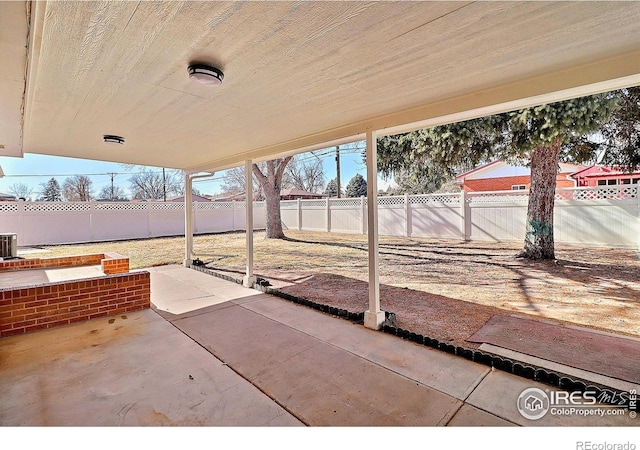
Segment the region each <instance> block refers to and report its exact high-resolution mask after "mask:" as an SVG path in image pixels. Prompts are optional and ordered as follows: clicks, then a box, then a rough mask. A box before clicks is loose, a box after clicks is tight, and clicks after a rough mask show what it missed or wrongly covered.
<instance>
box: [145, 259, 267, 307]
mask: <svg viewBox="0 0 640 450" xmlns="http://www.w3.org/2000/svg"><path fill="white" fill-rule="evenodd" d="M148 271H149V272H150V273H152V274H153V276H152V277H151V296H152V301H153V304H154V305H155V307H156V308H157V309H158V310H162V311H166V312H168V313H171V314H176V315H179V314H184V313H188V312H190V311H196V310H199V309H202V308H206V307H208V306H211V305H216V304H220V303H224V302H226V301H228V299H229V298H235V297H237V296H251V295H259V294H260V292H259V291H254V290H248V289H245V288H243V287H242V286H239V285H234V284H233V283H229V282H227V281H225V280H222V279H220V278H216V277H211V276H209V277H202V274H200V273H199V272H196V271H194V270H189V269H185V268H184V267H182V266H178V265H169V266H159V267H152V268H150V269H148Z"/></svg>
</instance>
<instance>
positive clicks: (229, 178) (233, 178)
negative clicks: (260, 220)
mask: <svg viewBox="0 0 640 450" xmlns="http://www.w3.org/2000/svg"><path fill="white" fill-rule="evenodd" d="M257 165H258V167H260V170H264V169H265V167H266V164H265V163H258V164H257ZM252 180H253V189H252V190H253V199H254V200H264V195H263V193H262V187H261V186H260V183H259V182H258V178H257V177H256V176H255V174H253V176H252ZM222 190H223V191H224V192H225V193H229V194H239V193H242V192H244V191H245V190H246V177H245V171H244V166H240V167H234V168H233V169H229V170H227V171H226V172H225V175H224V180H223V182H222Z"/></svg>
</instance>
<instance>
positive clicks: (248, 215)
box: [242, 159, 256, 288]
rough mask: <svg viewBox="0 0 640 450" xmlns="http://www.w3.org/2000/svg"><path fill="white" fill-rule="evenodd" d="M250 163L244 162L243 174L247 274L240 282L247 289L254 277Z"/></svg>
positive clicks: (251, 173) (251, 174)
mask: <svg viewBox="0 0 640 450" xmlns="http://www.w3.org/2000/svg"><path fill="white" fill-rule="evenodd" d="M251 166H252V163H251V160H250V159H248V160H246V161H245V162H244V173H245V199H246V206H245V216H244V217H245V228H246V230H247V231H246V239H247V250H246V251H247V272H246V274H245V276H244V278H243V280H242V285H243V286H244V287H247V288H251V287H253V285H254V284H255V282H256V277H254V276H253V172H252V170H253V169H252V168H251Z"/></svg>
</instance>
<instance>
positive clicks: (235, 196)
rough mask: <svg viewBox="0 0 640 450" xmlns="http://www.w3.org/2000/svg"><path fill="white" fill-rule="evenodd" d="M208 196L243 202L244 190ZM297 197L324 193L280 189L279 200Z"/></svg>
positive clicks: (223, 200)
mask: <svg viewBox="0 0 640 450" xmlns="http://www.w3.org/2000/svg"><path fill="white" fill-rule="evenodd" d="M208 198H209V199H211V201H212V202H243V201H244V192H238V193H225V194H218V195H210V196H208ZM298 198H301V199H312V198H324V195H322V194H316V193H314V192H307V191H301V190H300V189H282V190H281V191H280V200H296V199H298ZM254 200H255V199H254Z"/></svg>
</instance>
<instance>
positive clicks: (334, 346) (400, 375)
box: [238, 305, 490, 415]
mask: <svg viewBox="0 0 640 450" xmlns="http://www.w3.org/2000/svg"><path fill="white" fill-rule="evenodd" d="M238 306H240V307H242V308H243V309H246V310H247V311H250V312H252V313H254V314H256V315H259V316H261V317H264V318H266V319H269V320H271V321H272V322H275V323H279V324H282V325H285V326H288V327H290V328H291V329H293V330H296V331H297V332H299V333H302V334H304V335H306V336H309V337H311V338H312V339H314V340H316V341H318V343H317V344H316V346H317V345H319V344H322V343H324V344H326V345H328V346H330V347H333V348H335V349H337V350H340V351H343V352H346V353H348V354H350V355H352V356H355V357H356V358H358V359H361V360H363V361H366V362H368V363H370V364H373V365H375V366H377V367H379V368H381V369H383V370H386V371H388V372H391V373H393V374H395V375H397V376H399V377H402V378H404V379H405V380H409V381H412V382H414V383H418V384H419V385H421V386H424V387H426V388H428V389H432V390H433V391H436V392H439V393H441V394H443V395H446V396H447V397H450V398H453V399H455V400H459V401H460V402H461V403H460V407H462V405H463V404H464V402H465V399H466V398H468V397H469V395H471V393H472V392H473V390H475V388H476V387H478V386H479V385H480V383H481V382H482V380H483V379H484V378H485V377H486V376H487V375H488V374H489V373H490V370H487V371H486V373H485V374H484V375H483V376H482V377H479V379H478V380H477V381H476V382H475V383H474V384H473V385H472V386H471V387H470V389H469V391H468V393H467V394H466V395H465V398H464V399H461V398H457V397H455V396H453V395H451V394H449V393H447V392H444V391H443V390H441V389H438V388H437V387H434V386H430V385H429V384H426V383H425V382H423V381H421V380H418V379H416V378H413V377H410V376H407V375H406V374H404V373H401V372H399V371H397V370H394V369H392V368H390V367H387V366H385V365H383V364H381V363H379V362H377V361H374V360H372V359H370V358H367V357H365V356H363V355H360V354H358V353H355V352H353V351H351V350H349V349H348V348H344V347H341V346H339V345H337V344H334V343H332V342H328V341H324V340H322V339H320V338H318V337H317V336H314V335H313V334H311V333H309V332H307V331H305V330H302V329H300V328H298V327H295V326H292V325H288V324H283V323H282V322H279V321H278V320H276V319H273V318H272V317H269V316H267V315H265V314H262V313H259V312H257V311H253V310H251V309H249V308H245V307H244V305H238ZM361 326H362V327H363V328H364V326H363V325H361ZM314 347H315V346H312V347H310V348H314ZM308 350H309V349H305V350H302V351H301V352H298V354H296V355H293V356H297V355H299V354H301V353H304V352H306V351H308ZM293 356H292V357H293ZM292 357H291V358H292ZM291 358H288V359H291ZM454 415H455V414H454Z"/></svg>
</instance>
